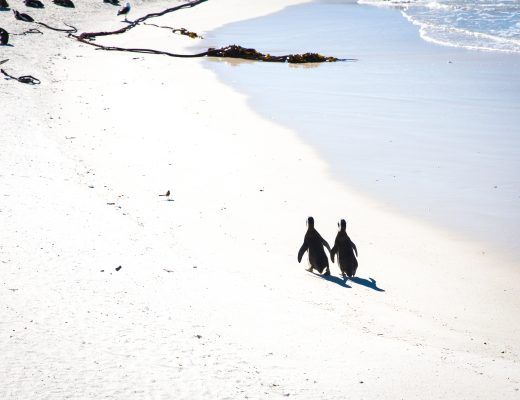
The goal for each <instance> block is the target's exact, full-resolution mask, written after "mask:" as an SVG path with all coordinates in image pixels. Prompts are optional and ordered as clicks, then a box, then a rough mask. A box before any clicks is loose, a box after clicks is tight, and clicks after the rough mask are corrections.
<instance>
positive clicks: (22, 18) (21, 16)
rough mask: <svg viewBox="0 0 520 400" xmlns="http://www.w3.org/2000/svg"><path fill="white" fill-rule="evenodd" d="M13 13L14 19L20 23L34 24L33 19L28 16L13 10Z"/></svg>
mask: <svg viewBox="0 0 520 400" xmlns="http://www.w3.org/2000/svg"><path fill="white" fill-rule="evenodd" d="M13 13H14V17H15V18H16V19H19V20H20V21H25V22H34V19H33V18H32V17H31V16H30V15H28V14H24V13H21V12H18V11H16V10H13Z"/></svg>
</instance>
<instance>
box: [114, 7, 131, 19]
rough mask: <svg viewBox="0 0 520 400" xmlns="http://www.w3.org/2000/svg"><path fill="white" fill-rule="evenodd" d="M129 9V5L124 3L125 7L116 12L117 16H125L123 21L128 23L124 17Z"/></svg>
mask: <svg viewBox="0 0 520 400" xmlns="http://www.w3.org/2000/svg"><path fill="white" fill-rule="evenodd" d="M130 8H131V7H130V3H126V5H125V6H124V7H123V8H121V9H120V10H119V11H118V12H117V15H124V16H125V21H128V20H127V19H126V16H127V15H128V13H129V12H130Z"/></svg>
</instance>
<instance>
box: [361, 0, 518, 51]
mask: <svg viewBox="0 0 520 400" xmlns="http://www.w3.org/2000/svg"><path fill="white" fill-rule="evenodd" d="M359 2H360V3H364V4H372V5H376V6H385V7H388V6H390V7H398V8H399V9H401V10H402V12H403V15H404V16H405V17H406V18H407V19H408V20H409V21H410V22H412V23H413V24H415V25H417V26H418V27H419V29H420V33H421V37H423V38H424V39H425V40H429V41H432V42H434V43H439V44H443V45H446V46H454V47H464V48H468V49H480V50H489V51H503V52H515V53H520V1H518V0H359Z"/></svg>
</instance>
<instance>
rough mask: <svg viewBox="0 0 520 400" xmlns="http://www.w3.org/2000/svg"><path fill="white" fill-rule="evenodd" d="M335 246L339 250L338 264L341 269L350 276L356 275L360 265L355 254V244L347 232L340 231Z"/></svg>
mask: <svg viewBox="0 0 520 400" xmlns="http://www.w3.org/2000/svg"><path fill="white" fill-rule="evenodd" d="M334 247H335V249H337V252H338V264H339V268H340V269H341V271H342V272H344V273H346V274H347V276H348V277H352V276H354V275H355V274H356V270H357V267H358V261H357V258H356V256H355V254H354V244H353V243H352V240H350V237H349V236H348V235H347V232H345V231H340V232H338V235H337V236H336V241H335V243H334Z"/></svg>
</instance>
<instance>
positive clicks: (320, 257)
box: [304, 228, 329, 273]
mask: <svg viewBox="0 0 520 400" xmlns="http://www.w3.org/2000/svg"><path fill="white" fill-rule="evenodd" d="M304 240H305V243H307V245H308V246H309V250H308V251H309V264H310V265H311V267H312V268H314V269H316V270H318V271H319V272H320V273H321V272H323V270H324V269H325V268H327V267H328V266H329V259H328V257H327V254H325V250H324V249H323V239H322V237H321V235H320V234H319V233H318V231H317V230H316V229H314V228H309V229H308V230H307V233H306V234H305V239H304Z"/></svg>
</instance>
